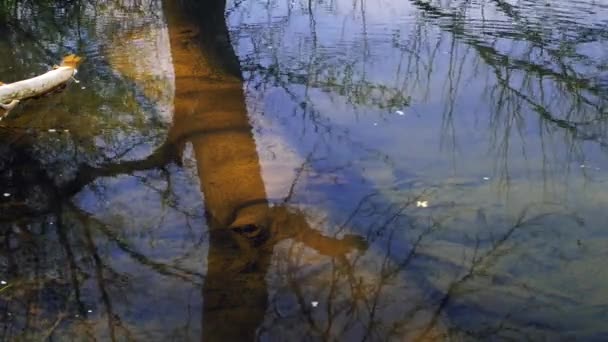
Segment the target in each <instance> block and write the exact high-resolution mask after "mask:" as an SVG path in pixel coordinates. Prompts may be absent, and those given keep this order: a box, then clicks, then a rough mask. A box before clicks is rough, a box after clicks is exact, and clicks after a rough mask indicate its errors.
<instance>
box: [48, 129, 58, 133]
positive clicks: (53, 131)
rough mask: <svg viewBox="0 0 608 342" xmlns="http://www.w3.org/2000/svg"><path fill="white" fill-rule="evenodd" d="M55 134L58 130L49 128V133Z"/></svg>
mask: <svg viewBox="0 0 608 342" xmlns="http://www.w3.org/2000/svg"><path fill="white" fill-rule="evenodd" d="M55 132H57V130H56V129H54V128H49V133H55Z"/></svg>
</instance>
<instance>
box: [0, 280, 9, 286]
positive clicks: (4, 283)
mask: <svg viewBox="0 0 608 342" xmlns="http://www.w3.org/2000/svg"><path fill="white" fill-rule="evenodd" d="M6 284H8V283H7V282H6V281H4V280H0V285H6Z"/></svg>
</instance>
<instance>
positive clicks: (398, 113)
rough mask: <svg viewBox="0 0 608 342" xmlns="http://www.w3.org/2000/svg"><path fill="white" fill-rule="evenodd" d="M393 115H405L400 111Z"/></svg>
mask: <svg viewBox="0 0 608 342" xmlns="http://www.w3.org/2000/svg"><path fill="white" fill-rule="evenodd" d="M395 114H397V115H405V113H404V112H403V111H402V110H398V111H396V112H395Z"/></svg>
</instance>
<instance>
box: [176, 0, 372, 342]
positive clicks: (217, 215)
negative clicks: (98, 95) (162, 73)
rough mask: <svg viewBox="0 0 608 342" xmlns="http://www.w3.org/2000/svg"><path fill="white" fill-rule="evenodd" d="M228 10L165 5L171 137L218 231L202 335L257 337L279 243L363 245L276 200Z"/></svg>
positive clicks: (335, 247)
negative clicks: (184, 153)
mask: <svg viewBox="0 0 608 342" xmlns="http://www.w3.org/2000/svg"><path fill="white" fill-rule="evenodd" d="M224 7H225V1H210V2H205V3H204V4H202V3H201V4H197V3H195V2H194V1H192V2H190V3H188V2H184V3H181V4H177V3H175V2H173V1H166V2H165V11H166V14H167V18H168V19H167V20H168V26H169V35H170V42H171V55H172V57H173V64H174V70H175V82H176V88H175V103H174V105H175V115H174V122H173V127H172V129H171V131H170V134H169V142H170V143H171V144H172V145H173V146H180V147H179V148H178V150H181V149H182V146H183V144H184V143H185V142H190V143H191V144H192V146H193V150H194V154H195V157H196V163H197V170H198V176H199V179H200V185H201V191H202V193H203V194H204V198H205V208H206V215H207V219H208V223H209V227H210V230H211V231H210V248H209V255H208V260H207V276H206V279H205V285H204V287H203V302H204V304H203V323H202V324H203V336H202V337H203V340H205V341H215V340H222V341H237V340H253V339H255V333H256V330H257V327H258V326H259V325H260V323H261V322H262V320H263V319H264V316H265V312H266V309H267V304H268V303H267V298H268V292H267V284H266V280H265V277H266V272H267V271H268V269H269V266H270V262H271V257H272V254H273V248H274V246H275V245H276V243H277V242H279V241H281V240H283V239H286V238H292V239H294V240H296V241H301V242H303V243H305V244H306V245H308V246H310V247H311V248H314V249H316V250H317V251H318V252H319V253H322V254H325V255H335V256H338V255H343V254H345V253H347V252H348V251H349V250H351V249H354V248H357V247H360V248H363V247H364V246H365V243H364V242H363V240H362V239H360V238H356V237H347V238H344V239H334V238H329V237H325V236H323V235H322V234H320V233H319V232H318V231H316V230H313V229H312V228H311V227H310V225H309V224H308V222H307V220H306V217H305V216H304V215H303V214H302V213H301V212H300V211H298V210H295V209H290V208H287V207H285V206H270V205H269V203H268V201H267V197H266V192H265V188H264V182H263V180H262V177H261V170H260V164H259V158H258V154H257V150H256V145H255V140H254V138H253V134H252V127H251V124H250V123H249V118H248V116H247V111H246V108H245V97H244V94H243V89H242V88H243V86H242V81H241V78H240V70H239V69H238V60H237V58H236V56H235V54H234V51H233V50H232V47H231V45H230V41H229V37H228V31H227V28H226V24H225V20H224ZM186 13H193V15H192V16H187V15H186Z"/></svg>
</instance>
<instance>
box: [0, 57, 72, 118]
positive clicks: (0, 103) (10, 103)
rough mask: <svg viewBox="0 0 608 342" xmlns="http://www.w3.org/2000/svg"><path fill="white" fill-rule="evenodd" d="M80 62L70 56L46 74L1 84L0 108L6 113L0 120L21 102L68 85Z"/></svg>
mask: <svg viewBox="0 0 608 342" xmlns="http://www.w3.org/2000/svg"><path fill="white" fill-rule="evenodd" d="M80 61H81V58H80V57H78V56H76V55H69V56H66V57H65V58H64V59H63V61H62V62H61V65H59V66H55V67H53V70H51V71H49V72H47V73H45V74H42V75H40V76H36V77H33V78H30V79H27V80H23V81H19V82H15V83H10V84H3V83H0V108H1V109H3V110H4V113H0V114H2V115H1V117H0V119H1V118H3V117H4V116H6V115H8V113H9V112H10V111H11V110H12V109H14V108H15V107H16V106H17V105H18V104H19V103H20V102H21V101H23V100H27V99H31V98H36V97H40V96H43V95H46V94H49V93H51V92H53V91H55V90H57V89H59V88H61V87H62V86H64V85H66V84H67V83H68V82H69V81H70V80H71V79H72V78H73V77H74V75H75V74H76V71H77V70H76V68H77V67H78V65H80Z"/></svg>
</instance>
